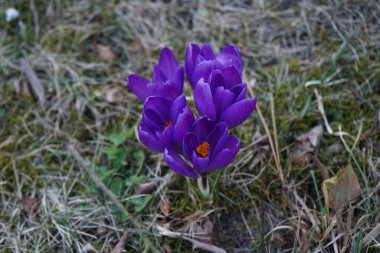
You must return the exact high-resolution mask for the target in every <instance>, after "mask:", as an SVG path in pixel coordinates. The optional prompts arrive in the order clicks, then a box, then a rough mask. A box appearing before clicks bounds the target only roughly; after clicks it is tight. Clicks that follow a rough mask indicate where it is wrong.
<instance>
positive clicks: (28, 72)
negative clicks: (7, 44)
mask: <svg viewBox="0 0 380 253" xmlns="http://www.w3.org/2000/svg"><path fill="white" fill-rule="evenodd" d="M21 70H22V73H24V75H25V77H26V79H27V80H28V82H29V84H30V86H31V88H32V90H33V92H34V94H35V95H36V96H37V98H38V101H39V102H40V104H41V105H42V106H44V105H45V102H46V96H45V89H44V87H43V86H42V84H41V82H40V80H39V79H38V77H37V74H36V72H34V70H33V68H32V66H31V65H30V64H29V62H28V61H27V60H21Z"/></svg>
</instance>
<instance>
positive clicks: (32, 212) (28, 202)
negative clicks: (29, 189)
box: [22, 197, 38, 222]
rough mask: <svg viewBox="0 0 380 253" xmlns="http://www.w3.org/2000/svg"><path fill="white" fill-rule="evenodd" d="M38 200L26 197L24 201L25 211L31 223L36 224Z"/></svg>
mask: <svg viewBox="0 0 380 253" xmlns="http://www.w3.org/2000/svg"><path fill="white" fill-rule="evenodd" d="M37 204H38V203H37V199H35V198H34V197H26V198H24V199H23V201H22V205H23V209H24V212H25V214H26V217H27V218H28V220H29V221H31V222H35V221H36V218H37V209H38V208H37Z"/></svg>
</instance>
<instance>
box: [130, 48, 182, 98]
mask: <svg viewBox="0 0 380 253" xmlns="http://www.w3.org/2000/svg"><path fill="white" fill-rule="evenodd" d="M183 82H184V70H183V66H182V65H178V63H177V60H176V58H175V56H174V54H173V52H172V51H171V50H170V49H169V48H167V47H165V48H163V49H162V50H161V52H160V58H159V60H158V64H157V65H155V66H154V67H153V74H152V81H151V82H149V81H148V80H147V79H145V78H143V77H141V76H139V75H136V74H132V75H129V76H128V87H129V89H130V90H131V91H132V92H133V93H134V94H135V95H136V96H137V97H138V98H139V99H140V100H141V101H142V102H145V100H146V99H147V97H149V96H160V97H164V98H168V99H171V100H174V99H176V98H177V97H178V96H180V95H181V94H182V93H183Z"/></svg>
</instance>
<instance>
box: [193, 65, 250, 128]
mask: <svg viewBox="0 0 380 253" xmlns="http://www.w3.org/2000/svg"><path fill="white" fill-rule="evenodd" d="M246 93H247V84H245V83H242V80H241V78H240V75H239V73H238V72H237V70H236V69H235V67H233V66H229V67H226V68H224V69H222V70H213V71H212V72H211V74H210V77H209V80H208V82H205V80H204V79H203V78H201V79H200V80H199V82H198V84H197V85H196V87H195V89H194V104H195V107H196V108H197V110H198V112H199V114H200V115H204V116H207V117H208V118H209V119H211V120H214V121H216V122H226V124H227V126H228V127H229V128H232V127H235V126H237V125H239V124H241V123H243V121H245V120H246V119H247V118H248V117H249V115H251V113H252V112H253V110H254V109H255V106H256V98H254V99H251V98H246Z"/></svg>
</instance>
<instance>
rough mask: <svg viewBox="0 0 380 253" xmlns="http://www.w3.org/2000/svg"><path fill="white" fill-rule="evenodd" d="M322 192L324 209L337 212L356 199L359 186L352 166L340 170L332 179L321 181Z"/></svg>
mask: <svg viewBox="0 0 380 253" xmlns="http://www.w3.org/2000/svg"><path fill="white" fill-rule="evenodd" d="M322 191H323V195H324V197H325V205H326V209H329V207H331V208H333V209H334V210H336V211H338V210H340V209H341V208H343V207H344V206H345V205H347V204H349V203H350V201H352V200H354V199H356V198H357V197H358V196H359V195H360V184H359V180H358V177H357V176H356V173H355V171H354V169H353V168H352V166H351V165H349V166H347V167H346V168H343V169H340V170H339V171H338V173H337V174H336V175H335V176H334V177H332V178H329V179H327V180H325V181H323V186H322Z"/></svg>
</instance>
